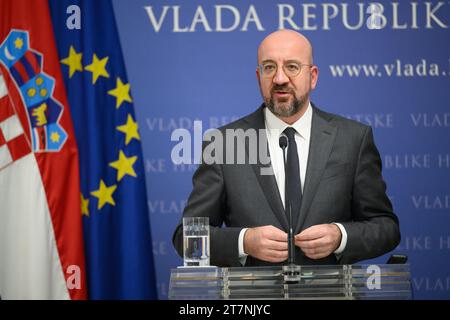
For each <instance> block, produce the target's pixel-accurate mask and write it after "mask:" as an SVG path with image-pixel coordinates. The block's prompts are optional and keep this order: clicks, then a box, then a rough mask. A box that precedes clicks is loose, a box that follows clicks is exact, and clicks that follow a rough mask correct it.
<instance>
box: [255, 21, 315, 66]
mask: <svg viewBox="0 0 450 320" xmlns="http://www.w3.org/2000/svg"><path fill="white" fill-rule="evenodd" d="M283 52H293V53H294V54H296V55H298V56H297V57H292V58H297V59H300V60H301V62H302V63H307V64H311V65H312V64H313V49H312V46H311V43H310V42H309V40H308V39H307V38H306V37H305V36H304V35H302V34H300V33H298V32H296V31H293V30H287V29H284V30H278V31H275V32H273V33H271V34H269V35H268V36H267V37H265V38H264V40H263V41H262V42H261V44H260V45H259V47H258V64H260V63H261V61H263V60H264V59H265V58H266V57H267V56H271V57H272V56H276V55H281V54H282V53H283Z"/></svg>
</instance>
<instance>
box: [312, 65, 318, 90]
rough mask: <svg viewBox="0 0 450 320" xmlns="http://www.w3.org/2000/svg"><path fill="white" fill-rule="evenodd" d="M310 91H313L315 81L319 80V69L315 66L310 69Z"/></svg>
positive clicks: (315, 84)
mask: <svg viewBox="0 0 450 320" xmlns="http://www.w3.org/2000/svg"><path fill="white" fill-rule="evenodd" d="M310 74H311V90H314V89H315V88H316V86H317V81H318V80H319V68H318V67H317V66H312V67H311V71H310Z"/></svg>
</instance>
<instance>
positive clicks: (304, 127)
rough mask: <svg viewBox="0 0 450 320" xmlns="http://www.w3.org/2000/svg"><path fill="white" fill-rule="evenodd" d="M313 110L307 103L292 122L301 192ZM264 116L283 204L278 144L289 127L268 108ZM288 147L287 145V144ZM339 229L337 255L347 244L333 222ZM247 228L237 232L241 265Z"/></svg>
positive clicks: (343, 232) (265, 109) (281, 166)
mask: <svg viewBox="0 0 450 320" xmlns="http://www.w3.org/2000/svg"><path fill="white" fill-rule="evenodd" d="M312 114H313V110H312V107H311V104H309V105H308V107H307V109H306V111H305V113H304V114H303V116H302V117H301V118H300V119H298V120H297V121H296V122H294V123H293V124H292V126H291V127H293V128H294V129H295V131H296V133H295V142H296V143H297V150H298V158H299V166H300V179H301V185H302V192H303V189H304V185H305V177H306V169H307V168H306V167H307V164H308V155H309V143H310V141H311V125H312ZM264 118H265V125H266V136H267V141H268V145H269V153H270V161H271V164H272V168H273V172H274V175H275V180H276V181H277V186H278V191H279V192H280V196H281V200H282V201H283V206H284V205H285V204H284V190H285V182H284V179H285V176H284V165H283V161H284V160H283V150H282V149H281V148H280V145H279V138H280V135H281V133H282V132H283V131H284V130H285V129H286V128H287V127H289V125H288V124H287V123H286V122H284V121H282V120H281V119H279V118H278V117H277V116H276V115H274V114H273V113H272V111H270V110H269V109H268V108H264ZM288 148H289V146H288ZM335 224H336V225H337V226H338V227H339V229H340V230H341V234H342V238H341V243H340V245H339V247H338V248H337V249H336V251H334V254H336V255H339V254H340V253H342V252H343V251H344V249H345V246H346V244H347V232H346V231H345V228H344V226H342V225H341V224H340V223H335ZM246 231H247V228H245V229H242V230H241V232H240V234H239V258H240V260H241V263H242V265H244V264H245V260H246V258H247V254H246V253H245V252H244V235H245V232H246Z"/></svg>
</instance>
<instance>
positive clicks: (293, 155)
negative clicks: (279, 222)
mask: <svg viewBox="0 0 450 320" xmlns="http://www.w3.org/2000/svg"><path fill="white" fill-rule="evenodd" d="M283 132H284V133H285V134H286V136H287V137H288V141H289V144H288V149H287V160H286V171H287V175H288V176H289V178H288V181H287V182H288V183H287V184H286V190H285V192H286V194H287V196H288V198H289V201H290V203H291V208H292V222H293V226H292V228H293V229H295V227H296V226H297V221H298V217H299V215H300V207H301V205H302V185H301V182H300V162H299V160H298V152H297V144H296V143H295V132H296V131H295V129H294V128H291V127H288V128H286V129H285V130H284V131H283ZM286 178H287V177H286ZM286 205H287V204H286ZM288 218H289V217H288Z"/></svg>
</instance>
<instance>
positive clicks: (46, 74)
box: [0, 0, 87, 299]
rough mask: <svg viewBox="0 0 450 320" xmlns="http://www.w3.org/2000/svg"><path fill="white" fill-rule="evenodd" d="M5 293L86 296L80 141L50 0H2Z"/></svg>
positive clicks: (0, 150) (0, 263) (0, 240)
mask: <svg viewBox="0 0 450 320" xmlns="http://www.w3.org/2000/svg"><path fill="white" fill-rule="evenodd" d="M0 21H1V22H2V23H1V24H0V296H1V298H2V299H86V292H87V290H86V285H85V266H84V252H83V240H82V225H81V204H80V202H81V199H80V195H81V193H80V182H79V167H78V149H77V145H76V141H75V136H74V132H73V125H72V120H71V116H70V110H69V108H68V104H67V98H66V93H65V90H64V84H63V80H62V76H61V70H60V66H59V59H58V56H57V51H56V46H55V43H54V34H53V30H52V24H51V19H50V14H49V8H48V3H47V1H27V0H3V1H1V2H0Z"/></svg>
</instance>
